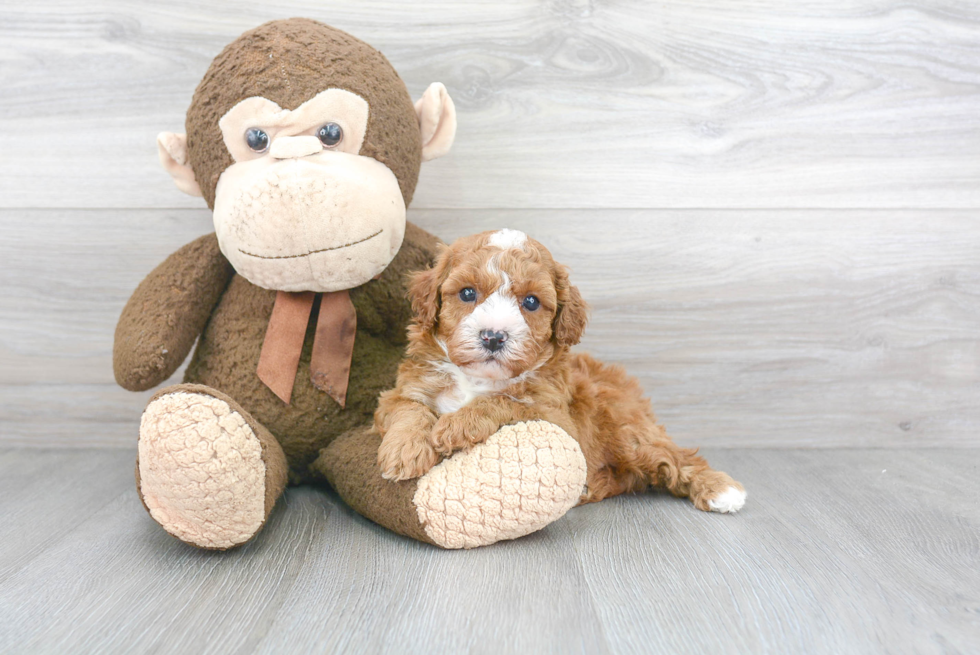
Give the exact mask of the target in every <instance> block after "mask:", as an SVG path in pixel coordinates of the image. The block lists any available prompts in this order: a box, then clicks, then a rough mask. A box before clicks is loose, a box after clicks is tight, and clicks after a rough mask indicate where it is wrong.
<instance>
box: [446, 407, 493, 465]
mask: <svg viewBox="0 0 980 655" xmlns="http://www.w3.org/2000/svg"><path fill="white" fill-rule="evenodd" d="M498 429H500V426H499V425H497V424H495V423H494V422H493V421H489V420H487V419H486V418H484V417H474V416H471V415H470V414H469V413H468V412H463V411H459V412H454V413H452V414H443V415H442V416H441V417H439V420H438V421H436V425H435V427H433V428H432V436H431V437H430V441H431V442H432V445H433V446H434V447H435V450H436V452H437V453H439V454H440V455H451V454H452V453H453V452H454V451H457V450H461V449H463V448H467V447H469V446H472V445H473V444H478V443H482V442H484V441H486V440H487V438H489V437H490V435H491V434H493V433H494V432H496V431H497V430H498Z"/></svg>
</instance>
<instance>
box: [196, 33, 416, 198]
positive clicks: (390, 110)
mask: <svg viewBox="0 0 980 655" xmlns="http://www.w3.org/2000/svg"><path fill="white" fill-rule="evenodd" d="M330 87H335V88H340V89H346V90H348V91H351V92H353V93H355V94H357V95H359V96H361V97H362V98H364V99H365V100H367V102H368V105H369V106H370V108H371V113H370V116H369V118H368V125H367V132H366V133H365V135H364V142H363V144H362V145H361V150H360V154H362V155H367V156H368V157H372V158H374V159H376V160H378V161H379V162H381V163H382V164H384V165H385V166H387V167H388V168H389V169H391V171H392V172H393V173H394V174H395V177H397V178H398V183H399V186H400V187H401V190H402V195H403V197H404V199H405V206H406V207H407V206H408V205H409V204H411V202H412V194H413V193H414V191H415V184H416V182H418V174H419V167H420V165H421V163H422V140H421V136H420V134H419V124H418V118H417V117H416V114H415V108H414V106H413V104H412V99H411V97H410V96H409V95H408V90H407V89H406V88H405V83H404V82H402V80H401V78H400V77H398V74H397V73H396V72H395V69H394V68H393V67H392V65H391V64H390V63H389V62H388V60H387V59H386V58H385V57H384V55H382V54H381V53H380V52H378V51H377V50H375V49H374V48H372V47H371V46H370V45H368V44H366V43H364V42H363V41H361V40H359V39H356V38H354V37H353V36H351V35H350V34H347V33H346V32H342V31H341V30H338V29H336V28H333V27H330V26H329V25H324V24H323V23H320V22H317V21H315V20H310V19H307V18H291V19H289V20H280V21H273V22H270V23H266V24H264V25H260V26H259V27H257V28H255V29H253V30H249V31H248V32H245V33H244V34H243V35H242V36H240V37H239V38H238V39H235V41H233V42H232V43H231V44H229V45H228V46H227V47H226V48H225V49H224V50H222V51H221V53H220V54H219V55H218V56H217V57H215V59H214V61H213V62H212V63H211V66H210V68H208V71H207V73H205V75H204V78H203V79H202V80H201V83H200V84H199V85H198V87H197V90H196V91H195V92H194V97H193V99H192V100H191V106H190V109H189V110H188V111H187V122H186V128H187V150H188V155H189V159H190V161H191V162H192V163H193V166H194V176H195V178H196V179H197V182H198V184H199V185H200V187H201V192H202V193H203V195H204V199H205V200H207V203H208V206H209V207H211V208H212V209H213V208H214V190H215V186H216V185H217V183H218V177H220V176H221V173H222V171H224V170H225V169H226V168H228V166H230V165H231V164H232V162H233V160H232V157H231V154H229V152H228V150H227V149H226V148H225V145H224V142H223V139H222V135H221V129H220V128H219V127H218V121H219V120H220V119H221V117H222V116H224V115H225V113H227V111H228V110H229V109H231V108H232V107H234V106H235V105H236V104H238V102H239V101H241V100H242V99H244V98H250V97H254V96H261V97H264V98H268V99H269V100H272V101H273V102H275V103H276V104H278V105H279V106H280V107H282V108H283V109H290V110H292V109H296V108H297V107H299V106H300V105H301V104H302V103H304V102H305V101H307V100H309V99H310V98H312V97H313V96H315V95H316V94H317V93H318V92H320V91H322V90H324V89H326V88H330Z"/></svg>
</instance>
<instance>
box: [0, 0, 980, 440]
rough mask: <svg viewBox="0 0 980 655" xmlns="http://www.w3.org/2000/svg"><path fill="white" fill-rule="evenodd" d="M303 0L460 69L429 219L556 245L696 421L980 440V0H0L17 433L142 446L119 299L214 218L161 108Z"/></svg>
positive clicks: (385, 47)
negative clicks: (171, 174)
mask: <svg viewBox="0 0 980 655" xmlns="http://www.w3.org/2000/svg"><path fill="white" fill-rule="evenodd" d="M290 15H305V16H310V17H313V18H318V19H321V20H325V21H327V22H331V23H333V24H335V25H337V26H338V27H341V28H343V29H346V30H348V31H350V32H352V33H354V34H355V35H357V36H359V37H361V38H363V39H365V40H367V41H368V42H370V43H372V44H374V45H375V46H377V47H378V48H380V49H381V50H382V51H384V52H385V54H386V55H387V56H388V57H389V59H390V60H391V61H392V62H393V64H394V65H395V66H396V68H398V70H399V71H400V72H401V74H402V76H403V77H404V79H405V81H406V83H407V85H408V87H409V90H410V91H411V93H412V94H413V96H416V97H417V96H418V95H419V94H420V93H421V92H422V90H423V89H424V88H425V87H426V85H427V84H428V83H429V82H432V81H442V82H444V83H445V84H446V85H447V87H448V88H449V91H450V93H451V95H452V96H453V97H454V99H455V101H456V105H457V108H458V110H459V121H460V129H459V132H458V137H457V142H456V145H455V147H454V150H453V152H452V153H451V154H450V155H448V156H447V157H445V158H443V159H441V160H438V161H435V162H432V163H430V164H427V165H426V167H425V169H424V172H423V174H422V178H421V180H420V184H419V190H418V193H417V194H416V200H415V203H414V205H413V208H412V210H411V211H410V219H411V220H414V221H415V222H417V223H419V224H420V225H422V226H423V227H425V228H427V229H429V230H431V231H433V232H435V233H436V234H438V235H440V236H442V237H443V238H445V239H452V238H454V237H457V236H461V235H464V234H468V233H471V232H475V231H478V230H483V229H492V228H497V227H503V226H510V227H515V228H520V229H525V230H526V231H528V232H529V233H530V234H531V235H532V236H535V237H537V238H539V239H540V240H542V241H543V242H545V243H546V244H547V245H549V246H550V247H551V248H552V249H553V251H554V252H555V253H556V255H557V256H558V257H559V258H560V259H561V260H562V261H564V262H565V263H567V264H569V265H570V266H571V267H572V269H573V272H574V273H573V274H574V279H575V281H576V282H577V283H578V284H579V286H580V287H581V288H582V290H583V292H584V293H585V295H586V297H587V299H588V300H590V301H591V303H592V304H593V306H594V308H595V312H594V316H593V322H592V325H591V327H590V330H589V332H588V334H587V337H586V340H585V343H584V344H583V347H585V348H587V349H589V350H591V351H592V352H594V353H596V354H597V355H599V356H600V357H602V358H604V359H607V360H611V361H618V362H621V363H624V364H626V365H627V366H628V367H629V368H630V369H631V370H632V371H633V372H635V373H636V374H637V375H638V376H639V377H640V378H641V380H642V381H643V384H644V386H645V388H646V389H647V391H648V392H649V393H650V394H651V396H652V397H653V399H654V406H655V407H656V408H657V409H658V410H659V413H660V416H661V419H662V420H663V421H664V422H665V423H666V424H667V427H668V429H669V430H671V431H672V432H673V433H674V434H675V436H676V438H677V439H678V441H680V442H682V443H685V444H705V445H714V446H776V447H783V446H803V447H829V446H844V447H847V446H889V447H890V446H895V447H923V446H937V445H940V446H954V447H961V446H968V445H976V444H977V439H976V436H975V435H976V434H977V431H978V427H980V402H978V398H980V320H978V319H980V216H978V208H980V5H978V4H977V3H974V2H938V1H937V2H911V3H910V2H899V1H898V0H874V1H872V0H862V1H857V2H844V1H843V0H836V1H827V2H808V3H791V2H776V1H774V0H773V1H769V0H762V1H759V2H751V3H749V2H721V1H718V2H706V1H689V0H685V1H684V2H679V1H678V2H670V3H650V2H646V1H645V0H634V1H626V0H610V1H608V2H602V3H597V2H596V3H593V2H581V1H578V0H569V1H558V2H518V1H511V2H501V1H495V2H468V3H448V2H445V3H435V2H431V3H430V2H427V3H396V2H380V3H378V2H373V3H349V2H339V1H336V2H335V1H328V2H322V1H318V2H311V1H309V0H305V1H298V0H292V1H287V2H277V3H274V4H269V3H259V2H210V3H191V2H168V3H153V2H149V1H147V0H140V1H130V2H122V1H109V0H97V1H95V2H89V3H85V4H84V5H79V4H77V3H72V2H66V1H50V2H40V3H39V2H31V3H28V2H25V1H23V0H13V1H10V2H5V3H4V4H3V6H2V7H0V88H2V89H3V91H2V92H0V125H2V126H3V130H4V143H3V147H0V288H2V289H3V291H2V293H0V443H2V444H5V445H36V446H52V445H59V446H79V447H81V446H112V447H125V448H131V447H132V445H133V442H134V439H135V430H136V426H137V422H138V417H139V413H140V410H141V407H142V404H143V403H144V402H145V400H146V398H147V395H146V394H129V393H127V392H124V391H122V390H121V389H119V388H117V387H115V385H114V384H113V381H112V374H111V362H110V353H111V344H112V332H113V327H114V323H115V320H116V318H117V316H118V313H119V311H120V310H121V308H122V305H123V303H124V302H125V300H126V298H127V297H128V294H129V293H130V292H131V291H132V289H133V288H134V287H135V285H136V284H137V283H138V282H139V280H140V279H141V278H142V276H143V275H145V274H146V273H147V272H148V271H149V270H150V269H151V268H152V267H153V266H154V265H155V264H156V263H157V262H158V261H160V260H161V259H162V258H163V257H165V256H166V255H167V254H169V253H170V252H172V251H173V250H175V249H176V248H177V247H179V246H180V245H182V244H183V243H185V242H186V241H188V240H190V239H191V238H193V237H195V236H197V235H199V234H202V233H204V232H207V231H209V229H210V228H209V221H210V219H209V215H208V213H207V211H206V210H204V209H202V207H203V203H202V202H201V201H200V199H194V198H189V197H187V196H183V195H181V194H180V193H179V192H178V191H177V190H176V189H174V188H173V185H172V184H171V182H170V181H169V179H168V178H167V176H166V175H165V174H164V173H163V172H162V171H161V170H160V169H159V165H158V163H157V160H156V153H155V143H154V139H155V135H156V133H157V132H159V131H161V130H180V129H181V128H182V124H183V115H184V111H185V110H186V107H187V104H188V102H189V99H190V96H191V94H192V92H193V90H194V87H195V86H196V84H197V82H198V80H199V79H200V77H201V75H202V74H203V72H204V70H205V69H206V67H207V65H208V63H209V62H210V60H211V58H212V57H213V56H214V55H215V54H216V53H217V52H218V51H219V50H220V49H221V47H222V46H223V45H225V44H226V43H227V42H228V41H230V40H231V39H233V38H234V37H235V36H237V35H238V34H239V33H240V32H242V31H243V30H245V29H248V28H250V27H253V26H255V25H257V24H259V23H261V22H263V21H265V20H268V19H272V18H278V17H283V16H290Z"/></svg>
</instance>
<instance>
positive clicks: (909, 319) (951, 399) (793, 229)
mask: <svg viewBox="0 0 980 655" xmlns="http://www.w3.org/2000/svg"><path fill="white" fill-rule="evenodd" d="M410 217H411V219H412V220H413V221H415V222H417V223H418V224H420V225H421V226H423V227H425V228H426V229H429V230H431V231H432V232H433V233H435V234H437V235H440V236H442V237H443V238H445V239H447V240H452V239H454V238H456V237H458V236H461V235H464V234H470V233H473V232H477V231H481V230H484V229H498V228H500V227H504V226H509V227H513V228H518V229H523V230H526V231H527V232H528V233H530V234H531V235H532V236H535V237H537V238H539V239H540V240H541V241H542V242H544V243H545V244H547V245H548V246H549V247H550V248H551V249H552V250H553V252H554V253H555V256H556V257H557V258H558V259H559V260H560V261H562V262H564V263H566V264H568V265H569V266H571V268H572V279H573V281H574V282H575V283H576V284H578V285H579V286H580V288H581V290H582V292H583V294H584V295H585V298H586V299H587V300H588V301H589V302H590V303H591V304H592V306H593V309H594V311H593V318H592V322H591V324H590V326H589V328H588V329H587V331H586V337H585V340H584V342H583V344H582V348H584V349H587V350H589V351H591V352H593V353H594V354H596V355H597V356H599V357H600V358H601V359H603V360H606V361H610V362H619V363H621V364H624V365H625V366H626V367H627V368H628V369H629V370H630V371H631V372H632V373H634V374H635V375H637V376H638V377H639V378H640V380H641V381H642V383H643V385H644V387H645V388H646V390H647V392H648V393H649V394H650V396H651V397H652V398H653V402H654V407H655V409H656V410H657V412H658V414H659V416H660V418H661V420H662V421H663V422H664V423H665V424H666V425H667V428H668V430H670V431H671V432H672V433H673V434H674V435H675V438H677V439H678V441H680V442H682V443H685V444H689V445H728V446H736V445H737V446H752V447H756V446H793V445H796V446H807V447H810V446H813V447H840V446H885V445H894V446H903V447H921V446H934V445H947V446H953V447H969V446H975V445H976V444H977V426H978V425H980V404H978V403H977V400H976V399H977V398H978V397H980V332H978V330H977V326H978V325H980V303H978V299H980V257H978V254H980V223H978V222H977V220H976V216H975V214H974V213H973V212H971V211H860V212H858V211H851V212H838V211H690V210H685V211H652V210H647V211H631V210H576V211H571V210H554V211H543V210H524V211H517V210H513V211H497V210H484V211H475V210H469V211H451V210H428V211H424V210H413V211H412V212H411V216H410ZM0 222H2V224H3V226H4V227H3V230H4V236H5V238H4V239H3V240H2V241H0V288H3V289H4V294H2V295H0V334H2V335H3V336H2V340H0V442H2V443H5V444H8V445H11V444H17V445H32V444H33V445H40V446H51V445H56V444H57V445H75V446H94V445H107V446H122V447H129V446H131V444H132V443H133V440H134V438H135V435H136V429H137V425H138V419H139V415H140V413H141V411H142V408H143V404H144V403H145V402H146V400H147V399H148V397H149V394H150V393H152V392H148V393H146V394H131V393H129V392H126V391H123V390H122V389H120V388H118V387H116V386H115V384H114V382H113V377H112V369H111V348H112V335H113V330H114V327H115V322H116V320H117V318H118V316H119V312H120V311H121V309H122V306H123V304H124V303H125V302H126V300H127V298H128V297H129V294H130V293H131V292H132V290H133V289H134V288H135V287H136V285H137V284H138V282H139V280H140V279H141V278H142V277H143V276H144V275H145V274H146V273H147V272H149V271H150V270H151V269H152V268H153V267H154V266H155V265H156V264H157V263H158V262H159V261H161V260H162V259H163V258H164V257H166V256H167V255H168V254H169V253H170V252H172V251H173V250H176V249H177V248H178V247H179V246H181V245H183V244H184V243H186V242H188V241H190V240H191V239H193V238H194V237H196V236H198V235H200V234H203V233H204V232H207V231H209V229H210V218H209V216H208V215H207V212H201V211H192V210H159V211H149V210H141V211H122V210H76V211H68V210H30V211H27V210H2V211H0ZM178 376H179V373H178ZM174 379H179V378H178V377H177V376H175V378H174Z"/></svg>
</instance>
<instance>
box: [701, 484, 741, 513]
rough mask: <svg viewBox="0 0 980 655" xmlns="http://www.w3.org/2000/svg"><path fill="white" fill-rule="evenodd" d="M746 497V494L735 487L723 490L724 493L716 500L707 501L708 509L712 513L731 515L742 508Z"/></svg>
mask: <svg viewBox="0 0 980 655" xmlns="http://www.w3.org/2000/svg"><path fill="white" fill-rule="evenodd" d="M747 495H748V494H746V493H745V491H743V490H741V489H738V488H736V487H728V489H725V491H723V492H722V493H721V494H720V495H719V496H718V497H717V498H713V499H712V500H709V501H708V507H710V508H711V511H712V512H721V513H722V514H733V513H735V512H737V511H738V510H740V509H742V506H743V505H745V497H746V496H747Z"/></svg>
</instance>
